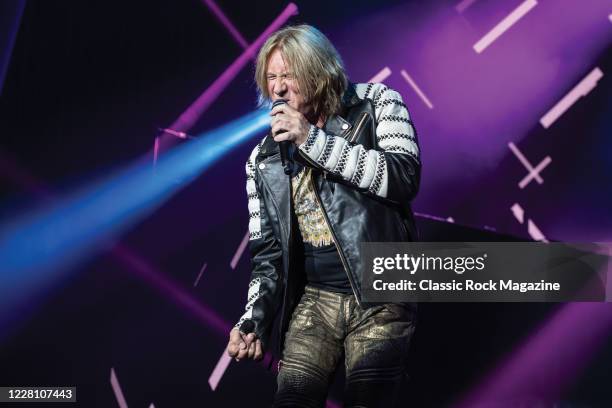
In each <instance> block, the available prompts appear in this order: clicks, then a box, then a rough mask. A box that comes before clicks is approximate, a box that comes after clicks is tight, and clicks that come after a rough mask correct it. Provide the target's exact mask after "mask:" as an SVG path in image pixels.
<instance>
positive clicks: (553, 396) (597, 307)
mask: <svg viewBox="0 0 612 408" xmlns="http://www.w3.org/2000/svg"><path fill="white" fill-rule="evenodd" d="M610 334H612V305H610V304H608V303H587V302H584V303H568V304H565V305H563V306H562V307H561V308H560V309H559V310H558V311H557V312H556V313H555V315H554V316H553V317H552V318H551V319H549V320H548V322H547V323H545V324H544V325H543V326H542V327H541V328H540V329H539V330H538V331H536V332H535V333H534V334H533V335H532V336H531V338H529V339H528V340H527V341H525V343H524V344H523V345H522V346H521V347H520V348H519V349H518V350H517V351H516V352H515V353H514V354H512V355H511V356H509V357H508V358H507V360H506V361H505V362H504V363H503V364H501V365H500V367H499V368H498V369H497V370H495V372H493V373H492V374H491V375H490V376H489V377H488V378H487V379H486V380H485V381H484V382H482V383H481V384H480V385H479V386H478V388H476V389H475V390H474V391H473V392H472V393H470V394H468V396H467V398H465V399H463V401H462V403H461V404H459V405H458V406H459V407H466V408H467V407H474V406H482V407H484V406H500V405H496V404H503V403H509V402H513V401H514V402H517V401H520V398H521V397H536V398H538V399H543V400H544V401H547V402H555V401H557V399H558V398H559V397H560V396H561V394H562V392H563V391H564V390H566V387H567V386H568V385H569V384H571V383H572V381H573V380H575V379H576V378H577V377H578V376H579V375H580V374H581V373H582V371H583V369H584V368H585V367H586V365H587V364H588V363H589V361H590V360H591V359H592V358H593V356H594V355H595V353H596V352H597V350H598V349H599V348H600V346H602V345H603V344H604V343H605V342H606V341H607V339H608V337H609V336H610ZM515 405H516V404H515ZM504 406H506V405H504ZM517 406H518V405H517Z"/></svg>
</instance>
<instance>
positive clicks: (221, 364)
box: [208, 349, 232, 391]
mask: <svg viewBox="0 0 612 408" xmlns="http://www.w3.org/2000/svg"><path fill="white" fill-rule="evenodd" d="M231 362H232V358H231V357H230V356H229V355H228V354H227V351H226V350H225V349H223V353H221V358H219V361H217V365H216V366H215V369H214V370H213V372H212V374H211V375H210V377H209V378H208V385H210V389H211V390H213V391H214V390H215V389H216V388H217V385H219V381H221V378H222V377H223V374H224V373H225V370H227V367H228V366H229V364H230V363H231Z"/></svg>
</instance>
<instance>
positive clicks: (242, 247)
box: [230, 231, 249, 269]
mask: <svg viewBox="0 0 612 408" xmlns="http://www.w3.org/2000/svg"><path fill="white" fill-rule="evenodd" d="M248 243H249V231H247V232H246V234H244V237H243V238H242V241H241V242H240V245H239V246H238V249H237V250H236V253H235V254H234V256H233V257H232V261H231V262H230V267H231V268H232V269H236V265H238V261H239V260H240V257H241V256H242V253H243V252H244V250H245V249H246V247H247V244H248Z"/></svg>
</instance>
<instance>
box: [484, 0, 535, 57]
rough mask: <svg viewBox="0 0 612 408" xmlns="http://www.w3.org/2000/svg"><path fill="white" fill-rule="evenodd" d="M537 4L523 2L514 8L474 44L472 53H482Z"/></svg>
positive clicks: (533, 0) (532, 1) (530, 1)
mask: <svg viewBox="0 0 612 408" xmlns="http://www.w3.org/2000/svg"><path fill="white" fill-rule="evenodd" d="M537 4H538V2H537V1H536V0H525V1H524V2H522V3H521V4H520V5H519V6H518V7H517V8H515V9H514V10H513V11H512V12H511V13H510V14H508V15H507V16H506V17H505V18H504V19H503V20H502V21H500V22H499V23H497V25H496V26H495V27H493V28H492V29H491V31H489V32H488V33H486V34H485V36H484V37H482V38H481V39H480V40H478V42H476V44H474V51H476V52H477V53H478V54H480V53H481V52H483V51H484V50H485V49H486V48H487V47H488V46H489V45H491V44H493V42H494V41H495V40H497V39H498V38H499V37H500V36H501V35H502V34H503V33H505V32H506V31H508V29H510V27H512V26H513V25H514V24H515V23H516V22H517V21H519V20H520V19H521V18H523V17H524V16H525V14H527V13H529V11H530V10H531V9H533V8H534V7H535V6H536V5H537Z"/></svg>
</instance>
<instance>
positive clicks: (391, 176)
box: [299, 84, 421, 204]
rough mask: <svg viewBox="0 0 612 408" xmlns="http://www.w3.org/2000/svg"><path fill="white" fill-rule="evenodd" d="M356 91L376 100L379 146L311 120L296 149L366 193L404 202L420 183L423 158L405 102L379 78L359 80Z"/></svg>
mask: <svg viewBox="0 0 612 408" xmlns="http://www.w3.org/2000/svg"><path fill="white" fill-rule="evenodd" d="M356 91H357V95H358V96H359V97H360V98H362V99H363V98H369V99H371V100H372V102H373V104H374V108H375V112H376V123H377V126H376V138H377V141H378V148H379V150H378V149H366V148H364V147H363V146H362V145H360V144H353V143H350V142H348V141H347V140H346V139H344V138H342V137H339V136H334V135H330V134H326V133H325V132H324V131H323V130H322V129H319V128H318V127H316V126H313V125H311V127H310V131H309V133H308V138H307V139H306V142H304V143H303V144H301V145H300V146H299V152H300V154H302V155H306V156H308V158H309V159H310V160H309V162H311V163H312V162H314V163H316V164H317V166H319V167H320V168H321V169H322V170H324V171H326V172H330V173H333V174H334V175H336V176H339V177H342V179H344V180H345V181H347V182H348V183H349V184H351V185H353V186H354V187H355V188H357V189H359V190H361V191H363V192H365V193H367V194H372V195H376V196H378V197H380V198H382V199H385V200H387V201H391V202H393V203H396V204H400V203H407V202H409V201H410V200H412V199H413V198H414V197H415V195H416V193H417V191H418V189H419V182H420V174H421V161H420V156H419V145H418V141H417V136H416V132H415V130H414V127H413V125H412V121H411V120H410V116H409V114H408V110H407V108H406V105H405V104H404V102H403V101H402V97H401V95H400V94H399V93H398V92H396V91H394V90H393V89H391V88H388V87H387V86H385V85H383V84H357V85H356Z"/></svg>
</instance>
